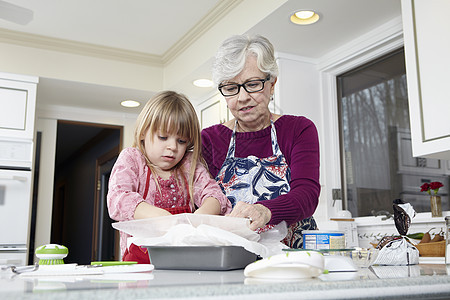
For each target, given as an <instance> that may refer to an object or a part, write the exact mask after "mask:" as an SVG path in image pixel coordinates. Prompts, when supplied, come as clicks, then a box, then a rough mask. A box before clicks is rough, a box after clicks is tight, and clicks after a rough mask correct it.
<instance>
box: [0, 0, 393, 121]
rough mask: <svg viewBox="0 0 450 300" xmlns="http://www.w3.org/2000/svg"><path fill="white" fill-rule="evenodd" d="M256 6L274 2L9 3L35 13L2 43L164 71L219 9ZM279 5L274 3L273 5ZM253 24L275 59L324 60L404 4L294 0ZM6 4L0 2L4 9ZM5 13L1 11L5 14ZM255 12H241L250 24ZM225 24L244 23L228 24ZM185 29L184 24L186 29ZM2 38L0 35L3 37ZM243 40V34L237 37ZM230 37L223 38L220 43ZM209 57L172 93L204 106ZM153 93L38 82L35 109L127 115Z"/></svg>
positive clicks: (0, 25)
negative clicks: (103, 56) (89, 49)
mask: <svg viewBox="0 0 450 300" xmlns="http://www.w3.org/2000/svg"><path fill="white" fill-rule="evenodd" d="M245 1H251V2H253V3H255V5H265V3H266V1H269V0H260V1H255V0H222V1H219V0H189V1H186V0H164V1H161V0H132V1H127V0H95V1H92V0H77V1H69V0H39V1H36V0H5V1H4V2H7V3H10V4H14V5H17V6H20V7H24V8H27V9H30V10H31V11H32V12H33V19H32V21H31V22H29V23H28V24H26V25H20V24H16V23H13V22H10V21H7V20H5V19H1V18H2V13H1V12H0V38H1V37H2V33H5V32H9V31H13V32H18V33H26V34H30V36H31V35H36V36H43V37H48V38H51V39H55V40H64V41H70V42H77V43H80V45H96V46H101V47H107V48H108V49H116V50H121V51H128V52H130V53H140V54H145V55H147V57H150V58H152V59H154V60H155V61H157V62H159V63H161V64H162V65H164V64H165V63H167V61H168V60H170V59H173V58H174V57H175V56H176V55H177V53H178V52H177V51H181V50H179V49H182V47H181V45H182V44H183V42H185V40H186V39H188V38H199V37H200V36H201V33H198V34H197V35H196V36H194V37H191V36H189V34H190V33H192V29H193V28H196V26H198V24H200V23H202V22H206V21H207V20H210V19H211V18H212V17H215V16H217V17H219V16H220V11H219V10H220V9H218V8H219V7H221V5H224V3H226V4H227V5H230V6H233V5H234V6H235V7H238V6H239V4H240V3H241V2H245ZM270 1H275V0H270ZM279 2H280V3H281V4H282V5H281V6H279V8H278V9H276V10H274V11H273V12H272V13H271V14H270V15H268V16H267V17H266V18H264V19H263V20H261V21H260V22H259V23H258V24H255V25H254V26H253V27H252V28H251V29H250V30H248V33H251V34H254V33H259V34H262V35H264V36H266V37H268V38H269V39H270V40H271V41H272V43H273V44H274V46H275V49H276V51H277V52H282V53H290V54H294V55H299V56H302V57H305V58H310V59H319V58H320V57H322V56H323V55H325V54H327V53H328V52H330V51H332V50H333V49H336V48H337V47H339V46H341V45H343V44H345V43H347V42H349V41H351V40H353V39H354V38H356V37H358V36H360V35H362V34H364V33H366V32H368V31H370V30H372V29H375V28H377V27H379V26H381V25H383V24H384V23H386V22H388V21H390V20H392V19H394V18H396V17H399V16H400V15H401V7H400V0H377V1H373V0H289V1H279ZM1 4H2V1H0V5H1ZM0 8H1V6H0ZM297 9H313V10H315V11H316V12H318V13H319V15H320V16H321V18H320V20H319V22H317V23H316V24H314V25H310V26H300V25H294V24H291V23H290V22H289V19H288V17H289V15H290V14H291V13H292V12H294V11H296V10H297ZM246 14H251V12H250V11H249V12H242V14H241V16H242V17H243V18H245V16H246ZM220 18H221V20H224V21H226V22H230V24H232V23H233V22H239V20H237V19H231V18H230V19H229V20H228V19H227V16H226V15H225V16H220ZM181 21H182V22H183V23H182V24H181ZM2 30H3V31H2ZM238 33H241V32H238ZM225 38H227V36H223V39H225ZM211 58H212V56H211V57H205V62H204V64H202V65H199V66H198V68H195V69H194V70H192V72H191V74H188V75H187V76H185V77H184V78H183V80H182V82H177V83H176V84H174V85H170V88H173V89H176V90H178V91H180V92H183V93H185V94H186V95H188V96H189V97H190V98H191V99H194V100H195V99H201V98H202V97H204V96H205V95H207V94H210V93H211V91H212V89H213V88H206V89H201V88H197V87H194V86H192V80H193V79H195V78H196V77H198V76H203V77H210V61H211ZM155 92H158V91H153V90H135V89H125V88H122V87H111V86H101V85H95V84H89V83H83V82H73V81H65V80H59V79H55V78H45V77H41V78H40V83H39V86H38V100H37V101H38V106H46V105H60V106H61V105H62V106H75V107H81V108H89V109H107V110H110V111H117V112H133V113H134V112H136V113H137V112H138V111H139V109H131V110H125V109H123V108H121V107H120V106H119V105H118V103H119V102H120V101H121V100H123V99H128V98H132V99H137V100H140V101H142V102H145V101H146V100H147V99H148V98H150V97H151V96H152V95H153V94H154V93H155Z"/></svg>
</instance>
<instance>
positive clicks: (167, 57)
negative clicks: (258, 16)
mask: <svg viewBox="0 0 450 300" xmlns="http://www.w3.org/2000/svg"><path fill="white" fill-rule="evenodd" d="M241 2H243V0H223V1H219V2H218V3H217V4H216V5H215V6H214V7H213V8H212V9H211V10H210V11H209V12H208V13H207V14H206V16H205V17H203V18H202V19H201V20H200V21H199V22H198V23H197V24H195V26H194V27H193V28H192V29H191V30H189V31H188V32H187V33H186V34H185V35H184V36H183V37H182V38H181V39H179V40H178V41H177V42H176V43H175V44H174V45H173V46H172V47H170V48H169V50H167V51H166V52H165V53H164V54H163V56H162V61H163V62H164V64H168V63H170V62H171V61H173V60H174V59H175V58H176V57H177V56H178V55H180V54H181V53H182V52H183V51H184V50H186V49H187V48H188V47H189V46H190V45H192V44H193V43H194V42H195V41H196V40H197V39H198V38H200V37H201V36H202V35H203V34H204V33H205V32H206V31H208V30H209V29H210V28H211V27H213V26H214V25H215V24H216V23H217V22H219V21H220V20H222V19H223V18H224V17H225V16H226V15H227V14H228V13H229V12H230V11H232V10H233V9H234V8H235V7H236V6H238V5H239V4H240V3H241Z"/></svg>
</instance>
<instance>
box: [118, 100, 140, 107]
mask: <svg viewBox="0 0 450 300" xmlns="http://www.w3.org/2000/svg"><path fill="white" fill-rule="evenodd" d="M120 105H122V106H124V107H138V106H139V105H141V103H139V102H137V101H134V100H125V101H122V102H120Z"/></svg>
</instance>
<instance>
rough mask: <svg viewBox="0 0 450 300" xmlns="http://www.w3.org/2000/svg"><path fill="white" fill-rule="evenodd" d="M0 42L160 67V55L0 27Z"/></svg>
mask: <svg viewBox="0 0 450 300" xmlns="http://www.w3.org/2000/svg"><path fill="white" fill-rule="evenodd" d="M0 42H1V43H8V44H15V45H20V46H26V47H33V48H40V49H46V50H52V51H59V52H66V53H72V54H78V55H84V56H93V57H97V58H103V59H110V60H111V59H112V60H118V61H124V62H129V63H137V64H145V65H150V66H155V67H162V66H163V61H162V58H161V56H158V55H152V54H147V53H143V52H137V51H129V50H124V49H119V48H113V47H106V46H100V45H94V44H89V43H81V42H74V41H70V40H65V39H59V38H52V37H46V36H42V35H37V34H29V33H24V32H19V31H13V30H8V29H3V28H0Z"/></svg>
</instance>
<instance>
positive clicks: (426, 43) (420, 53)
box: [402, 0, 450, 160]
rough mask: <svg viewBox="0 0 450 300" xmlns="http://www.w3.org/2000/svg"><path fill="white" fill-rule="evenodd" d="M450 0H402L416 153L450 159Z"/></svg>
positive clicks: (414, 152)
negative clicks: (449, 85) (449, 15)
mask: <svg viewBox="0 0 450 300" xmlns="http://www.w3.org/2000/svg"><path fill="white" fill-rule="evenodd" d="M449 11H450V1H448V0H433V1H428V0H402V19H403V30H404V43H405V55H406V75H407V82H408V98H409V109H410V118H411V134H412V143H413V155H414V156H425V157H434V158H442V159H447V160H450V122H449V121H448V117H449V112H450V101H449V99H450V89H449V87H448V84H449V82H450V73H449V70H450V55H449V53H450V39H449V38H448V36H450V18H448V12H449Z"/></svg>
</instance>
